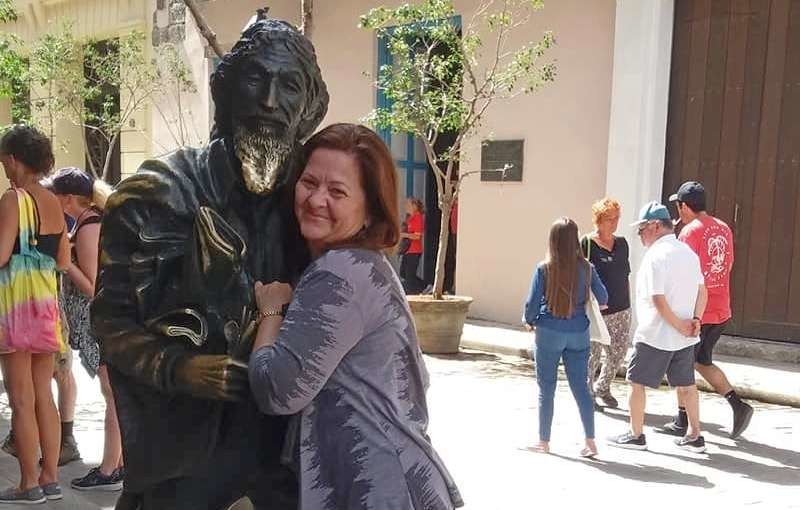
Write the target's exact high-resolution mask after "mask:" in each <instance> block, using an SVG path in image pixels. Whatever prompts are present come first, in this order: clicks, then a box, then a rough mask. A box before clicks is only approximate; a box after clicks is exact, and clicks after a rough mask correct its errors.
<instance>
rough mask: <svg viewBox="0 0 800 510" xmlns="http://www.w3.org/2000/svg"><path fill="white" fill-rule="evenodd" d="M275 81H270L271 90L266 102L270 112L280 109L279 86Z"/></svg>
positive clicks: (268, 92)
mask: <svg viewBox="0 0 800 510" xmlns="http://www.w3.org/2000/svg"><path fill="white" fill-rule="evenodd" d="M275 81H276V80H274V79H272V80H270V81H269V90H268V91H267V97H266V98H265V100H264V106H265V107H266V108H267V109H270V110H274V109H275V108H277V107H278V86H277V85H276V83H275Z"/></svg>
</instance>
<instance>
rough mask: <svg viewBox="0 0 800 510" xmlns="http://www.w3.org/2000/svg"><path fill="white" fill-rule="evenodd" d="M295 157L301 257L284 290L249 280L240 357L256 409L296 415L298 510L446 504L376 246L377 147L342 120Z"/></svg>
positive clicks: (389, 240)
mask: <svg viewBox="0 0 800 510" xmlns="http://www.w3.org/2000/svg"><path fill="white" fill-rule="evenodd" d="M306 154H307V156H309V157H308V160H307V161H308V162H307V165H306V167H305V170H304V171H303V173H302V175H301V176H300V178H299V182H298V183H297V185H296V188H295V206H294V207H295V213H296V215H297V218H298V222H299V225H300V229H301V232H302V234H303V237H304V238H305V240H306V242H307V243H308V246H309V249H310V251H311V254H312V256H313V257H314V261H313V262H312V264H311V265H310V267H309V268H308V269H307V270H306V271H305V273H304V274H303V275H302V277H301V279H300V281H299V282H298V283H297V287H296V289H295V290H294V292H293V291H292V288H291V287H290V286H289V285H287V284H283V283H275V282H273V283H270V284H268V285H263V284H260V283H259V284H256V289H255V291H256V301H257V303H258V307H259V311H260V317H261V322H260V325H259V331H258V334H257V338H256V340H255V345H254V348H253V355H252V357H251V359H250V384H251V389H252V391H253V394H254V396H255V398H256V402H257V403H258V405H259V407H260V408H261V409H262V411H264V412H265V413H268V414H286V415H290V414H291V415H296V416H295V417H294V418H293V426H292V427H290V433H289V434H288V439H287V443H286V447H285V450H284V453H285V455H284V457H285V459H286V461H287V462H289V463H290V464H291V465H292V466H293V467H294V469H295V470H296V471H297V473H298V475H299V481H300V502H301V503H300V508H301V510H347V509H356V508H357V509H376V510H377V509H381V510H384V509H403V510H406V509H415V510H445V509H452V508H455V507H459V506H461V505H462V501H461V496H460V494H459V492H458V489H457V488H456V486H455V483H454V482H453V480H452V478H451V477H450V475H449V473H448V472H447V469H446V468H445V466H444V464H443V462H442V460H441V458H440V457H439V456H438V455H437V453H436V451H435V450H434V448H433V446H432V444H431V441H430V439H429V437H428V435H427V426H428V409H427V404H426V400H425V391H426V389H427V386H428V373H427V371H426V369H425V363H424V361H423V359H422V353H421V352H420V349H419V345H418V343H417V337H416V332H415V328H414V321H413V318H412V316H411V312H410V311H409V308H408V303H407V301H406V299H405V294H404V292H403V287H402V285H401V284H400V281H399V279H398V277H397V275H396V273H395V272H394V270H393V269H392V267H391V265H390V264H389V262H388V260H387V259H386V257H385V256H384V251H386V250H390V249H392V248H393V247H394V246H395V245H396V244H397V242H398V239H399V230H400V229H399V224H400V220H399V217H398V212H399V211H398V204H397V184H396V177H395V173H394V165H393V163H392V158H391V155H390V154H389V151H388V149H387V148H386V146H385V144H384V143H383V142H382V141H381V139H380V138H379V137H378V136H377V135H376V134H375V133H374V132H372V131H370V130H369V129H367V128H365V127H362V126H356V125H352V124H336V125H333V126H330V127H328V128H326V129H324V130H322V131H321V132H319V133H318V134H316V135H315V136H314V137H312V138H311V140H309V142H308V143H307V145H306ZM290 302H291V304H289V303H290ZM287 304H289V306H288V309H287V310H286V315H285V317H283V309H284V306H285V305H287Z"/></svg>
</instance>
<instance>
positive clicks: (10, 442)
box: [0, 430, 17, 457]
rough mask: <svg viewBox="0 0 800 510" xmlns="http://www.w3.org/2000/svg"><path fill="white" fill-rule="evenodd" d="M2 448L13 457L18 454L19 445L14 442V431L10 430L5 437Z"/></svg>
mask: <svg viewBox="0 0 800 510" xmlns="http://www.w3.org/2000/svg"><path fill="white" fill-rule="evenodd" d="M0 450H3V451H4V452H6V453H7V454H9V455H11V456H12V457H16V456H17V445H15V444H14V431H13V430H9V431H8V435H7V436H6V438H5V439H3V444H1V445H0Z"/></svg>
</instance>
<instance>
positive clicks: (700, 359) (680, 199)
mask: <svg viewBox="0 0 800 510" xmlns="http://www.w3.org/2000/svg"><path fill="white" fill-rule="evenodd" d="M669 200H670V202H673V203H675V206H676V207H677V209H678V215H679V216H680V219H681V223H683V225H684V226H683V229H681V231H680V234H679V236H678V239H680V240H681V241H683V242H684V243H686V244H687V245H688V246H689V247H690V248H691V249H692V251H694V252H695V253H696V254H697V256H698V257H699V258H700V266H701V268H702V271H703V277H704V278H705V284H706V289H708V304H707V305H706V310H705V313H703V316H702V317H701V323H702V326H701V327H700V343H698V344H697V346H696V347H695V365H694V368H695V370H697V371H698V372H699V373H700V375H702V376H703V379H705V380H706V381H708V383H709V384H711V386H712V387H713V388H714V390H715V391H716V392H717V393H719V394H720V395H722V396H724V397H725V400H727V401H728V404H730V406H731V411H732V412H733V425H732V426H731V431H730V437H731V438H733V439H735V438H737V437H739V436H741V435H742V433H743V432H744V431H745V429H747V426H748V425H749V424H750V419H751V418H752V417H753V407H752V406H751V405H750V404H748V403H747V402H745V401H743V400H742V399H741V398H740V397H739V395H738V394H737V393H736V390H735V389H734V388H733V386H731V383H730V381H728V378H727V376H726V375H725V372H723V371H722V369H721V368H719V366H717V365H715V364H714V358H713V354H714V346H715V345H717V341H718V340H719V337H720V336H721V335H722V331H723V330H724V329H725V326H726V325H727V324H728V321H730V319H731V316H732V313H731V283H730V279H731V270H732V269H733V232H731V229H730V227H728V225H727V224H726V223H725V222H724V221H722V220H721V219H719V218H715V217H714V216H712V215H710V214H708V212H707V211H706V190H705V188H704V187H703V185H702V184H700V183H699V182H695V181H689V182H685V183H683V184H682V185H681V186H680V188H678V191H677V192H676V193H675V194H673V195H672V196H670V197H669ZM686 421H687V420H686V409H685V405H684V403H683V402H681V401H680V395H679V399H678V414H677V415H676V416H675V417H674V418H673V420H672V421H671V422H670V423H667V424H666V425H664V427H663V429H662V430H663V431H664V432H666V433H668V434H673V435H683V434H685V433H686V426H687V423H686Z"/></svg>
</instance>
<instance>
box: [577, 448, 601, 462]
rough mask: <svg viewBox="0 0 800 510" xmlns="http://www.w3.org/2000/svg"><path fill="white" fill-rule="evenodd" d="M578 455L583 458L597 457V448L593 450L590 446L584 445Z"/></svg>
mask: <svg viewBox="0 0 800 510" xmlns="http://www.w3.org/2000/svg"><path fill="white" fill-rule="evenodd" d="M578 455H579V456H580V457H581V458H583V459H593V458H595V457H597V450H593V449H591V448H589V447H588V446H584V447H583V449H582V450H581V452H580V453H579V454H578Z"/></svg>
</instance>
